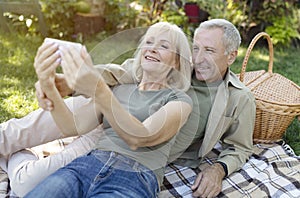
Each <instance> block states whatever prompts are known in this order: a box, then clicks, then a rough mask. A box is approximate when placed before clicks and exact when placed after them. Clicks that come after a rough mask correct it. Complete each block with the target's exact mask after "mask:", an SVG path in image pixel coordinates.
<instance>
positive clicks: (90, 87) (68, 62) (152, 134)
mask: <svg viewBox="0 0 300 198" xmlns="http://www.w3.org/2000/svg"><path fill="white" fill-rule="evenodd" d="M61 51H62V67H63V71H64V73H65V76H66V80H67V82H68V85H69V87H71V88H72V89H73V90H76V91H77V92H78V93H81V94H84V95H87V96H90V97H91V99H92V103H93V104H94V106H93V107H94V109H89V110H92V112H94V113H95V114H100V112H101V113H102V114H103V115H104V116H105V118H106V119H107V120H108V122H109V123H110V125H111V126H112V128H113V129H114V130H115V131H116V132H117V134H118V135H119V136H120V137H121V138H122V139H123V140H124V141H125V142H126V143H127V144H128V145H129V146H130V147H131V148H132V149H136V148H137V147H142V146H153V145H157V144H160V143H162V142H164V141H166V140H168V139H170V138H171V137H173V136H174V135H175V134H176V132H177V131H179V129H180V128H181V126H182V125H183V124H184V123H185V122H186V120H187V118H188V116H189V114H190V112H191V109H192V107H191V105H190V104H188V103H186V102H181V101H171V102H169V103H167V104H166V105H165V106H163V107H162V108H161V109H160V110H159V111H157V112H156V113H154V114H153V115H151V116H150V117H149V118H148V119H146V120H145V121H144V122H141V121H139V120H138V119H137V118H135V117H134V116H132V115H131V114H130V113H129V112H128V111H127V110H125V109H124V108H123V107H122V106H121V104H120V103H119V101H118V100H117V99H116V97H115V96H114V94H113V93H112V91H111V89H110V88H109V86H108V85H107V84H106V83H105V81H104V80H103V78H102V76H101V75H100V74H99V73H98V72H97V71H96V69H95V68H94V67H93V65H92V64H90V63H88V61H85V60H80V56H79V54H78V52H76V50H72V49H69V50H67V49H61ZM83 54H85V55H86V56H87V57H88V53H87V52H86V51H85V50H83ZM75 57H76V58H75ZM87 59H89V58H87ZM74 116H75V121H76V126H82V129H84V128H87V127H88V126H87V125H85V124H84V121H83V120H85V119H86V118H84V119H82V118H83V117H82V116H81V117H79V116H78V114H75V115H74Z"/></svg>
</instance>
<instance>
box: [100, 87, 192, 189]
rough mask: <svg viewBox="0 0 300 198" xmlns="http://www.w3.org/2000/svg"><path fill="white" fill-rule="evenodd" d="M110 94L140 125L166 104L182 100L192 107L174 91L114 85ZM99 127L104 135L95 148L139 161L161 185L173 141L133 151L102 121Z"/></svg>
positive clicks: (180, 93)
mask: <svg viewBox="0 0 300 198" xmlns="http://www.w3.org/2000/svg"><path fill="white" fill-rule="evenodd" d="M112 91H113V93H114V95H115V96H116V98H117V99H118V100H119V102H120V103H121V105H122V106H123V107H124V108H125V109H126V110H128V111H129V112H130V113H131V114H132V115H133V116H135V117H136V118H137V119H139V120H140V121H141V122H142V121H144V120H145V119H146V118H148V117H149V116H150V115H152V114H153V113H155V112H156V111H158V110H159V109H160V108H161V107H162V106H164V105H165V104H167V103H168V102H170V101H183V102H187V103H189V104H190V105H191V106H192V100H191V99H190V97H189V96H188V95H187V94H186V93H184V92H182V91H179V90H174V89H173V90H171V89H161V90H158V91H140V90H139V89H138V86H137V85H136V84H123V85H119V86H115V87H114V88H113V89H112ZM162 119H163V118H162ZM103 128H104V132H105V135H104V136H103V137H102V138H101V139H100V141H99V143H98V145H97V148H98V149H101V150H107V151H115V152H118V153H120V154H123V155H126V156H128V157H130V158H132V159H134V160H136V161H138V162H140V163H141V164H143V165H145V166H146V167H148V168H149V169H151V170H153V171H154V173H155V174H156V176H157V178H158V181H159V183H161V182H162V179H163V176H164V167H165V166H166V164H167V160H168V158H169V154H170V149H171V147H172V145H173V143H174V141H175V138H172V139H171V140H169V141H167V142H165V143H162V144H160V145H157V146H152V147H141V148H138V149H137V150H135V151H133V150H131V149H130V148H129V146H128V145H127V144H126V143H125V142H124V141H123V139H122V138H120V137H119V136H118V135H117V133H115V131H114V130H113V128H112V127H111V126H110V125H109V123H108V121H107V120H106V119H105V118H104V120H103Z"/></svg>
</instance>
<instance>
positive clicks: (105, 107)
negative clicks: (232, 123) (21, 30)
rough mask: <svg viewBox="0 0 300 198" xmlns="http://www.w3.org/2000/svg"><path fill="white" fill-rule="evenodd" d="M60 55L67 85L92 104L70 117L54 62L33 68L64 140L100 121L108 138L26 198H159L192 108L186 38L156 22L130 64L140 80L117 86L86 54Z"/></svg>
mask: <svg viewBox="0 0 300 198" xmlns="http://www.w3.org/2000/svg"><path fill="white" fill-rule="evenodd" d="M53 48H54V46H53ZM59 50H60V52H61V53H60V56H61V65H62V68H63V71H64V73H65V76H66V80H67V82H68V85H69V86H70V87H72V88H73V89H74V90H76V91H77V92H79V93H82V94H84V95H86V96H88V97H90V98H91V100H90V102H89V103H88V104H86V105H84V106H83V107H81V108H79V109H77V110H75V111H74V112H71V111H70V110H69V109H68V107H67V106H66V105H65V103H64V101H63V100H62V98H61V97H60V95H59V94H58V91H57V90H56V88H55V85H54V78H53V76H54V72H53V70H54V69H55V67H56V66H58V64H57V63H56V60H55V59H53V60H51V61H52V62H53V65H52V66H51V68H49V67H47V68H46V67H44V66H43V64H40V63H39V62H40V61H41V62H43V60H42V59H45V57H48V56H41V57H42V58H41V60H38V59H36V70H37V74H38V76H39V80H40V82H41V86H42V89H43V91H44V92H45V94H46V95H47V97H48V98H49V99H51V100H52V101H53V103H54V109H53V110H52V111H51V114H52V116H53V118H54V120H55V121H56V123H57V125H58V126H59V128H60V129H61V131H62V132H63V133H65V134H67V135H70V134H72V135H77V134H84V133H87V132H89V131H90V130H92V129H93V128H95V127H97V126H98V125H99V123H103V128H104V134H105V135H102V136H101V137H100V139H99V141H98V143H97V144H96V146H95V149H94V150H92V151H91V152H90V153H88V154H87V155H84V156H81V157H79V158H77V159H75V160H74V161H72V162H71V163H69V164H68V165H66V166H65V167H63V168H61V169H59V170H58V171H56V172H55V173H54V174H52V175H50V176H49V177H47V178H46V179H45V180H44V181H42V182H41V183H40V184H39V185H38V186H36V188H34V189H33V190H32V191H31V192H30V193H29V194H27V195H26V197H93V196H94V197H97V196H101V197H156V196H157V193H158V192H159V186H160V184H161V182H162V179H163V175H164V167H165V165H166V163H167V160H168V157H169V151H170V149H171V147H172V144H173V143H174V140H175V138H174V137H175V134H176V133H177V132H178V131H179V129H180V128H181V127H182V125H183V124H184V123H185V122H186V120H187V118H188V116H189V114H190V112H191V109H192V101H191V99H190V98H189V97H188V96H187V95H186V94H185V93H184V91H186V90H187V89H188V87H189V85H190V75H191V69H192V68H191V65H190V62H189V61H190V52H189V45H188V41H187V38H186V37H185V35H184V33H183V32H182V31H181V29H180V28H178V27H177V26H175V25H171V24H169V23H166V22H160V23H156V24H154V25H152V26H151V27H150V28H149V29H148V31H147V32H146V34H145V36H144V37H143V39H142V41H141V43H140V45H139V47H138V50H137V53H136V56H135V62H134V63H133V68H134V69H133V71H134V72H135V74H136V75H135V77H136V79H137V82H138V83H136V84H124V85H118V86H115V87H113V88H109V87H108V86H107V85H106V83H105V82H104V80H103V78H102V77H101V76H99V75H98V74H97V72H95V71H94V70H95V69H94V68H93V65H92V63H91V60H90V58H89V56H88V54H87V53H86V52H85V51H84V50H83V52H82V53H85V55H86V58H85V59H81V58H80V57H81V56H80V54H78V52H77V51H76V50H72V49H64V48H61V47H60V48H59ZM51 70H52V71H51ZM94 115H95V116H94ZM102 115H103V116H102ZM86 118H88V119H86ZM183 149H184V148H183Z"/></svg>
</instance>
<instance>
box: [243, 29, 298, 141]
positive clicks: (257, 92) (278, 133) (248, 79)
mask: <svg viewBox="0 0 300 198" xmlns="http://www.w3.org/2000/svg"><path fill="white" fill-rule="evenodd" d="M262 37H264V38H266V39H267V41H268V47H269V67H268V71H265V70H259V71H248V72H246V66H247V63H248V59H249V56H250V53H251V51H252V49H253V47H254V45H255V43H256V42H257V41H258V40H259V39H260V38H262ZM273 56H274V55H273V44H272V42H271V38H270V36H269V35H268V34H267V33H265V32H261V33H259V34H257V35H256V36H255V37H254V38H253V39H252V41H251V43H250V45H249V47H248V49H247V52H246V55H245V58H244V61H243V65H242V69H241V72H240V74H239V77H240V80H241V81H242V82H243V83H244V84H245V85H246V86H247V87H249V88H250V89H251V91H252V93H253V94H254V96H255V99H256V119H255V127H254V134H253V141H254V143H273V142H276V141H279V140H281V139H282V137H283V134H284V133H285V131H286V129H287V128H288V126H289V125H290V124H291V122H292V121H293V119H294V118H295V117H296V116H298V115H300V87H299V86H298V85H297V84H295V83H293V82H292V81H290V80H289V79H287V78H285V77H284V76H282V75H280V74H277V73H273V72H272V70H273Z"/></svg>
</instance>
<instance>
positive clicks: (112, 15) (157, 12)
mask: <svg viewBox="0 0 300 198" xmlns="http://www.w3.org/2000/svg"><path fill="white" fill-rule="evenodd" d="M105 10H106V11H105V13H106V14H105V16H106V22H107V23H106V25H107V27H106V30H110V31H113V32H116V31H120V30H124V29H129V28H135V27H147V26H149V25H151V24H153V23H156V22H158V21H169V22H171V23H174V24H177V25H179V26H184V25H186V20H187V18H186V16H185V14H184V12H183V10H182V8H178V7H177V6H176V4H175V3H174V2H173V1H168V0H154V1H147V0H136V1H129V0H111V1H108V0H107V1H106V9H105ZM116 19H118V20H116Z"/></svg>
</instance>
